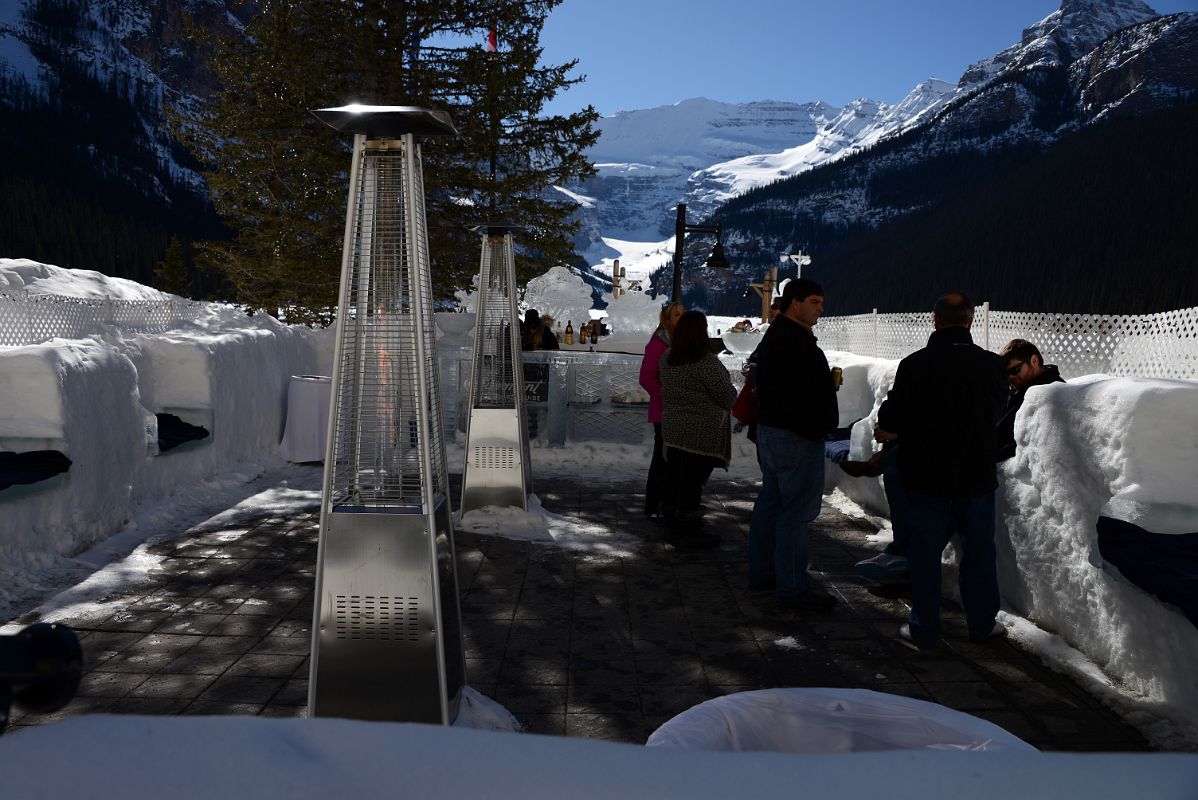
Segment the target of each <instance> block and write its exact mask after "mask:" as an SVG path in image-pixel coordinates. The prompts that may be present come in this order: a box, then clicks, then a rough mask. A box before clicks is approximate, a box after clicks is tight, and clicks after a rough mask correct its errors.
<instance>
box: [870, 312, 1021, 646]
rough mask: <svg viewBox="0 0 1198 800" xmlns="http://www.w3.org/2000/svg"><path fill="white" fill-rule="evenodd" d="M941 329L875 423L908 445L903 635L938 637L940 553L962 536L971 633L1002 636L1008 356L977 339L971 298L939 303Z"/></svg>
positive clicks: (905, 370)
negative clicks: (1000, 539) (998, 527)
mask: <svg viewBox="0 0 1198 800" xmlns="http://www.w3.org/2000/svg"><path fill="white" fill-rule="evenodd" d="M933 321H934V324H935V328H936V330H935V332H934V333H932V335H931V337H929V338H928V344H927V346H926V347H924V348H923V349H922V350H919V351H917V352H915V353H912V354H911V355H909V356H907V357H906V358H904V359H903V360H902V361H901V362H899V366H898V371H897V372H896V373H895V377H894V386H893V387H892V388H891V389H890V394H889V395H888V396H887V398H886V400H885V402H883V403H882V406H881V408H879V409H878V426H879V427H880V428H881V429H882V431H884V432H888V433H891V434H896V435H898V437H899V440H900V441H901V442H902V446H901V447H900V448H899V454H898V468H899V475H900V477H901V478H902V481H903V486H904V488H905V489H906V490H907V493H908V498H909V501H910V502H909V505H908V512H907V513H908V522H909V528H910V532H911V543H910V549H909V551H908V553H907V560H908V564H909V566H910V570H911V616H910V619H909V621H908V623H907V624H906V625H903V626H902V628H901V629H900V631H899V635H900V636H901V637H902V638H904V639H907V640H909V641H912V642H914V643H915V644H917V645H920V646H931V645H933V644H935V643H936V641H937V640H938V639H939V637H940V555H941V553H942V552H943V551H944V547H945V545H947V544H948V540H949V538H950V537H951V536H952V533H953V531H954V530H956V531H957V533H958V534H960V537H961V546H962V559H961V571H960V588H961V600H962V603H963V604H964V606H965V616H966V620H967V622H968V626H969V638H970V639H971V640H974V641H982V640H985V639H988V638H990V637H991V636H997V635H1001V634H1002V633H1003V632H1004V631H1003V628H1002V626H1001V625H1000V624H999V623H998V622H997V621H996V620H995V616H996V615H997V613H998V605H999V596H998V575H997V569H996V564H995V560H996V556H995V549H994V490H995V489H996V488H997V486H998V482H997V480H996V479H995V470H994V457H995V451H996V449H997V448H996V442H995V435H994V426H995V423H996V422H997V420H998V416H999V412H1000V411H1001V409H1002V405H1003V400H1004V399H1005V398H1004V395H1005V389H1006V386H1005V383H1006V382H1005V380H1004V377H1005V376H1004V374H1003V370H1002V365H1003V361H1002V359H1000V358H999V357H998V356H997V355H995V354H994V353H990V352H987V351H986V350H983V349H982V348H980V347H978V346H977V345H975V344H974V343H973V338H972V337H971V336H970V334H969V328H970V326H971V325H972V324H973V303H971V302H970V300H969V298H968V297H966V296H965V295H964V294H962V293H961V292H951V293H949V294H946V295H944V296H943V297H941V298H940V299H939V300H937V301H936V305H935V307H934V309H933Z"/></svg>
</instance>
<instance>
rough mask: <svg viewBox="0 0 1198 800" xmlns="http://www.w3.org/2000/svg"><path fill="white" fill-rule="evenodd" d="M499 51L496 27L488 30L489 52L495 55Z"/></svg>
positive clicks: (492, 26)
mask: <svg viewBox="0 0 1198 800" xmlns="http://www.w3.org/2000/svg"><path fill="white" fill-rule="evenodd" d="M497 50H499V39H498V38H497V37H496V36H495V25H494V23H492V24H491V27H490V28H488V29H487V52H488V53H494V52H496V51H497Z"/></svg>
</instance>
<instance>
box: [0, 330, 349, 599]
mask: <svg viewBox="0 0 1198 800" xmlns="http://www.w3.org/2000/svg"><path fill="white" fill-rule="evenodd" d="M224 316H227V314H225V315H224ZM240 317H241V319H240V320H239V321H235V322H232V323H231V322H230V321H229V320H228V319H222V320H213V321H211V324H208V325H204V324H197V325H194V326H189V327H188V328H185V329H182V330H175V331H171V332H168V333H162V334H132V333H125V334H122V333H120V332H117V331H115V330H110V331H107V332H105V333H104V334H102V335H101V336H98V337H96V338H89V339H81V340H65V339H54V340H51V341H49V342H46V343H44V344H38V345H29V346H24V347H7V348H0V443H2V445H3V449H7V450H13V451H18V452H19V451H23V450H38V449H57V450H62V451H63V452H64V453H66V455H67V456H68V457H69V458H70V459H71V461H72V462H73V463H72V464H71V467H70V470H69V472H67V473H66V474H65V475H60V476H57V477H55V478H52V479H49V480H46V481H42V482H40V483H37V484H31V485H18V486H12V487H9V488H8V489H5V490H4V491H3V492H0V578H2V579H3V580H4V581H5V583H6V584H7V586H6V588H7V589H8V590H9V592H11V593H13V594H18V593H20V592H21V590H22V588H23V587H22V586H21V585H20V584H22V583H23V582H25V581H29V580H32V581H34V582H36V577H33V578H30V577H27V576H37V575H38V574H40V573H42V572H44V570H46V569H48V568H51V567H52V566H53V565H54V562H55V561H56V560H58V559H62V558H70V557H72V556H74V555H76V554H78V553H80V552H82V551H84V550H86V549H88V548H89V547H91V546H92V545H94V544H96V543H97V542H99V541H101V540H103V539H105V538H107V537H109V536H111V535H112V534H114V533H116V532H118V531H120V530H121V528H122V527H123V526H124V525H125V524H126V523H127V522H128V521H129V519H130V518H131V516H132V514H133V512H134V510H135V509H137V508H139V507H141V506H143V505H146V504H151V503H164V502H165V503H169V502H170V499H171V497H172V496H181V495H183V494H185V493H187V492H189V491H193V487H195V486H197V485H198V484H200V483H201V482H203V481H205V480H207V479H212V478H215V477H228V476H229V475H232V474H241V475H246V476H249V477H252V476H254V475H256V474H258V473H260V472H262V471H263V470H264V469H266V468H268V467H271V466H274V465H281V464H282V463H283V462H282V459H281V458H280V456H279V455H278V444H279V440H280V439H281V438H282V434H283V425H284V422H285V414H286V404H287V388H288V382H289V380H290V376H292V375H302V374H311V373H323V374H328V373H329V370H330V369H331V367H332V351H331V343H332V337H331V336H330V335H329V332H328V331H313V330H309V329H307V328H303V327H289V326H286V325H283V324H280V323H278V322H277V321H275V320H273V319H271V318H270V317H265V316H256V317H252V318H250V317H245V316H244V315H240ZM156 413H173V414H176V415H177V416H179V417H180V418H182V419H184V420H185V421H187V422H189V423H191V424H199V425H203V426H204V427H205V428H207V429H208V430H209V431H210V436H209V437H208V438H206V439H203V440H201V441H199V442H192V443H188V444H186V445H184V446H181V447H179V448H176V449H174V450H170V451H168V452H164V453H161V454H154V450H155V449H156V448H155V447H154V442H155V440H156V424H155V420H154V416H153V415H154V414H156ZM249 477H247V478H246V479H247V480H248V479H249ZM28 588H31V589H35V588H36V586H33V585H32V584H31V586H30V587H28Z"/></svg>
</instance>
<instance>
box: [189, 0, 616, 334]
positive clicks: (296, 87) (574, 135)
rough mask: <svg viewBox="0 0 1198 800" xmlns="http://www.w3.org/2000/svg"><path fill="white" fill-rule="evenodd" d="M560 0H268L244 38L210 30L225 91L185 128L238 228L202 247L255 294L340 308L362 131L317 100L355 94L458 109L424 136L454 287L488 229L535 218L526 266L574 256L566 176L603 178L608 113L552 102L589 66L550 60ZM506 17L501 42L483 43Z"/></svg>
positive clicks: (429, 187) (433, 215) (434, 228)
mask: <svg viewBox="0 0 1198 800" xmlns="http://www.w3.org/2000/svg"><path fill="white" fill-rule="evenodd" d="M560 2H561V0H540V1H539V2H522V1H520V2H518V1H517V0H357V2H351V0H325V1H323V2H313V3H298V2H286V1H285V0H265V2H262V3H261V8H262V11H261V13H260V14H259V15H257V16H256V17H254V18H253V19H252V20H251V22H250V23H249V25H248V26H247V28H246V30H245V31H244V35H243V36H239V37H236V38H226V39H223V40H213V41H210V46H211V47H212V58H211V59H210V62H209V63H210V66H211V68H212V70H213V72H214V74H215V76H216V78H217V80H218V82H219V85H220V86H221V89H220V90H219V91H218V93H217V94H216V96H215V98H214V100H213V102H212V104H211V105H210V106H209V107H208V108H207V109H206V110H203V111H200V112H195V113H193V114H191V115H190V116H189V117H188V116H187V115H184V118H183V119H182V120H181V123H180V131H181V137H182V138H183V139H184V141H185V142H187V143H188V145H189V146H190V147H191V149H192V150H193V152H195V153H197V155H199V157H200V158H201V159H202V160H203V161H204V162H205V163H206V165H207V166H208V168H209V172H208V173H207V178H208V183H209V187H210V190H211V193H212V198H213V202H214V204H215V205H216V208H217V210H218V212H219V213H220V215H221V217H222V219H223V220H224V222H225V224H226V225H227V226H228V227H229V229H230V231H231V238H229V239H227V240H224V241H216V242H209V243H207V244H206V245H204V247H203V248H202V254H203V255H202V257H203V259H204V260H205V261H206V262H207V263H208V264H210V265H212V266H214V267H215V268H217V269H218V270H219V271H220V272H222V273H223V274H224V275H225V276H226V277H227V279H228V280H229V282H230V284H231V286H232V288H233V290H234V292H235V295H236V299H238V300H239V301H241V302H244V303H247V304H248V305H250V306H252V307H256V308H262V309H265V310H268V311H270V312H272V313H273V312H274V310H275V309H276V308H279V307H292V308H295V309H296V310H297V311H298V312H299V313H300V314H309V318H311V319H323V318H324V317H322V312H321V311H320V310H321V309H327V308H328V307H329V306H332V305H333V304H334V303H335V295H336V290H337V283H338V274H339V269H340V261H341V237H342V234H343V228H344V221H345V203H346V190H347V186H348V180H347V177H346V172H347V170H348V167H349V155H348V148H349V144H350V142H349V137H346V136H339V135H338V134H336V133H334V132H333V131H332V130H330V129H329V128H327V127H326V126H324V125H323V124H321V123H320V122H318V121H317V120H316V119H315V118H313V117H312V116H311V115H310V114H309V113H308V112H309V110H311V109H315V108H322V107H328V106H340V105H345V104H347V103H373V104H384V105H415V106H424V107H427V108H434V109H444V110H447V111H449V112H450V114H451V115H452V117H453V120H454V123H455V124H456V126H457V128H458V130H459V131H460V133H461V135H460V136H458V137H456V138H450V137H438V138H430V139H426V140H424V142H423V156H424V178H425V191H426V196H427V200H428V205H427V207H428V217H429V234H430V239H431V242H430V245H431V251H432V258H433V272H434V284H435V287H434V288H435V290H436V292H437V294H438V295H439V296H442V297H448V296H450V295H451V293H452V292H453V290H454V289H456V288H458V287H461V286H464V285H467V284H468V283H469V278H470V275H471V274H473V273H474V272H475V271H476V270H477V263H478V248H479V244H478V238H477V236H476V235H475V234H472V233H470V232H469V230H468V228H469V227H470V226H472V225H478V224H482V223H485V222H488V221H509V222H515V223H518V224H520V225H523V226H526V227H528V228H529V232H528V233H527V234H524V235H522V236H521V237H520V242H521V244H522V246H523V248H524V250H525V252H526V253H527V254H530V255H526V256H525V257H524V258H521V259H519V261H518V263H519V265H520V266H522V267H524V268H525V270H526V271H532V272H534V273H535V272H538V271H540V270H542V269H543V268H544V267H545V266H547V265H548V264H552V263H559V262H561V261H563V260H565V259H567V258H568V257H569V255H570V252H571V249H572V248H571V246H570V233H571V232H572V229H573V228H572V226H571V224H570V222H569V218H570V216H571V212H572V210H573V208H572V206H571V204H570V203H568V202H564V201H559V200H554V199H552V189H551V187H552V186H553V185H555V184H560V183H563V182H565V181H567V180H571V179H578V178H584V177H587V176H589V175H590V174H591V173H592V169H593V168H592V166H591V164H590V163H589V162H588V161H587V159H586V158H585V156H584V151H585V149H586V148H587V147H588V146H589V145H590V144H591V143H592V142H593V141H594V140H595V137H596V136H597V133H596V131H595V129H594V122H595V120H596V119H597V118H598V115H597V113H596V112H595V111H594V109H593V108H590V107H587V108H586V109H583V110H580V111H577V112H574V113H571V114H565V115H551V116H545V115H544V114H543V109H544V107H545V104H546V103H547V102H548V101H549V100H551V99H552V98H553V97H554V96H555V95H556V94H557V93H558V92H560V91H562V90H564V89H566V88H568V87H569V86H571V85H572V84H574V83H577V82H578V81H580V80H582V78H579V77H572V76H571V75H570V71H571V70H572V69H573V68H574V66H575V63H576V62H570V63H567V64H562V65H556V66H546V65H542V64H540V63H539V62H540V55H541V47H540V43H539V40H540V33H541V28H542V26H543V24H544V22H545V18H546V16H547V15H548V13H549V11H550V10H551V9H552V8H554V7H555V6H557V5H558V4H559V3H560ZM492 28H493V29H494V30H495V31H496V33H497V39H498V43H499V47H498V50H497V51H496V52H488V51H487V50H486V49H485V48H484V46H483V44H482V42H484V41H485V39H486V33H487V31H488V30H489V29H492ZM522 277H527V276H522ZM300 309H306V310H307V311H300ZM289 313H294V312H289Z"/></svg>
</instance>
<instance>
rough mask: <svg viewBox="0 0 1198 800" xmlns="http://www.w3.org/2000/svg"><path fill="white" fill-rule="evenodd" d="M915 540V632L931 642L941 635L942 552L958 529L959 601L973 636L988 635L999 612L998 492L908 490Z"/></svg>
mask: <svg viewBox="0 0 1198 800" xmlns="http://www.w3.org/2000/svg"><path fill="white" fill-rule="evenodd" d="M907 497H908V499H909V500H910V505H909V506H908V507H907V514H908V520H909V522H910V532H911V545H910V549H909V550H908V551H907V563H908V565H909V567H910V569H911V619H910V625H911V638H912V639H914V640H915V642H916V643H917V644H921V645H925V646H930V645H932V644H935V643H936V640H937V639H939V638H940V556H941V554H942V553H943V552H944V547H945V545H947V544H948V540H949V538H950V537H951V536H952V534H953V531H954V530H955V531H956V532H957V533H958V534H959V535H960V537H961V572H960V576H959V585H960V588H961V603H962V605H964V606H965V620H966V622H967V624H968V625H969V634H970V636H979V637H980V636H985V635H986V634H988V633H990V630H991V629H992V628H993V627H994V618H995V616H996V615H997V614H998V606H999V598H998V569H997V566H996V563H995V560H996V555H995V549H994V492H988V493H986V494H979V495H972V496H969V497H939V496H936V495H928V494H920V493H917V492H908V494H907Z"/></svg>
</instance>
